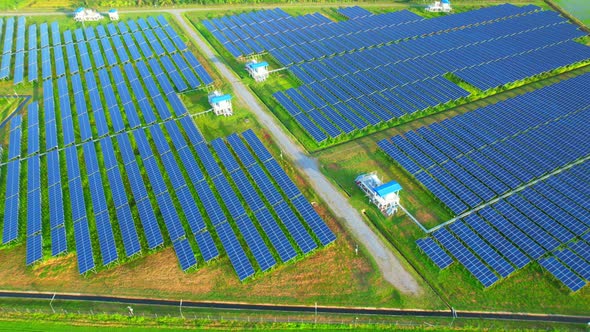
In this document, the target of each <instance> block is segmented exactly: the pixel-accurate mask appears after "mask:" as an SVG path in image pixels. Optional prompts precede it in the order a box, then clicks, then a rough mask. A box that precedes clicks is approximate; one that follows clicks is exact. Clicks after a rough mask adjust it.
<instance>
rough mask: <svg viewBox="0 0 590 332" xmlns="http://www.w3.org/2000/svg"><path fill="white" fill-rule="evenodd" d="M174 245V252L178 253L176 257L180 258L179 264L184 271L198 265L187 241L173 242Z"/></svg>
mask: <svg viewBox="0 0 590 332" xmlns="http://www.w3.org/2000/svg"><path fill="white" fill-rule="evenodd" d="M173 245H174V252H176V257H178V262H179V263H180V268H181V269H182V270H183V271H186V270H188V269H190V268H191V267H193V266H196V265H197V259H196V258H195V254H194V253H193V250H192V249H191V246H190V244H189V242H188V240H187V239H181V240H178V241H176V242H173Z"/></svg>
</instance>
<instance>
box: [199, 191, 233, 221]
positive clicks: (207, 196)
mask: <svg viewBox="0 0 590 332" xmlns="http://www.w3.org/2000/svg"><path fill="white" fill-rule="evenodd" d="M194 186H195V189H196V190H197V195H198V196H199V199H200V200H201V202H202V203H203V206H204V207H205V212H206V214H207V216H208V217H209V219H210V220H211V224H213V226H217V225H219V224H221V223H223V222H225V221H226V220H227V219H226V217H225V214H224V213H223V210H221V206H220V205H219V202H218V201H217V198H215V195H214V194H213V192H212V191H211V188H210V187H209V185H208V184H207V181H201V182H198V183H196V184H194Z"/></svg>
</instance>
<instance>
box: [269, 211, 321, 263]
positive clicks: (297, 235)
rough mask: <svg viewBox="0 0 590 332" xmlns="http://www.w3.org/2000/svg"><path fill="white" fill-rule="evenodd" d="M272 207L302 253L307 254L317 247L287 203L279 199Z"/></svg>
mask: <svg viewBox="0 0 590 332" xmlns="http://www.w3.org/2000/svg"><path fill="white" fill-rule="evenodd" d="M273 209H274V210H275V212H276V213H277V216H278V217H279V220H280V221H281V222H282V223H283V225H284V226H285V227H286V228H287V230H288V231H289V234H290V235H291V237H292V238H293V239H294V240H295V243H296V244H297V246H298V247H299V249H301V251H302V252H303V253H304V254H307V253H309V252H311V251H313V250H314V249H315V248H317V247H318V246H317V244H316V243H315V241H314V240H313V239H312V238H311V236H310V235H309V233H307V230H305V227H303V225H302V224H301V222H300V221H299V218H297V216H296V215H295V214H294V213H293V210H291V207H289V205H288V204H287V203H285V202H284V201H281V202H280V203H278V204H276V205H275V206H274V207H273Z"/></svg>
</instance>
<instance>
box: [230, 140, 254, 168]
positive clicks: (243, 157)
mask: <svg viewBox="0 0 590 332" xmlns="http://www.w3.org/2000/svg"><path fill="white" fill-rule="evenodd" d="M227 142H228V143H229V145H230V146H231V148H232V150H234V152H235V153H236V155H237V156H238V159H240V161H241V162H242V164H244V166H246V167H250V166H252V165H254V164H256V159H254V156H253V155H252V154H251V153H250V151H249V150H248V148H247V147H246V145H245V144H244V142H243V141H242V140H241V139H240V137H239V136H238V135H237V134H231V135H229V136H228V137H227Z"/></svg>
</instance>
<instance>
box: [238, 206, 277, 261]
mask: <svg viewBox="0 0 590 332" xmlns="http://www.w3.org/2000/svg"><path fill="white" fill-rule="evenodd" d="M236 225H237V226H238V229H239V230H240V233H241V234H242V237H243V238H244V240H245V241H246V244H247V245H248V248H249V249H250V251H251V252H252V254H253V255H254V259H255V260H256V262H257V263H258V266H259V267H260V269H261V270H262V271H267V270H269V269H271V268H272V267H273V266H275V265H276V263H277V262H276V260H275V259H274V257H272V254H271V253H270V250H269V249H268V247H267V246H266V244H265V243H264V240H263V239H262V237H261V236H260V233H258V230H257V229H256V227H255V226H254V224H253V223H252V221H251V220H250V218H248V216H246V215H244V216H242V217H240V218H239V219H237V220H236Z"/></svg>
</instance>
